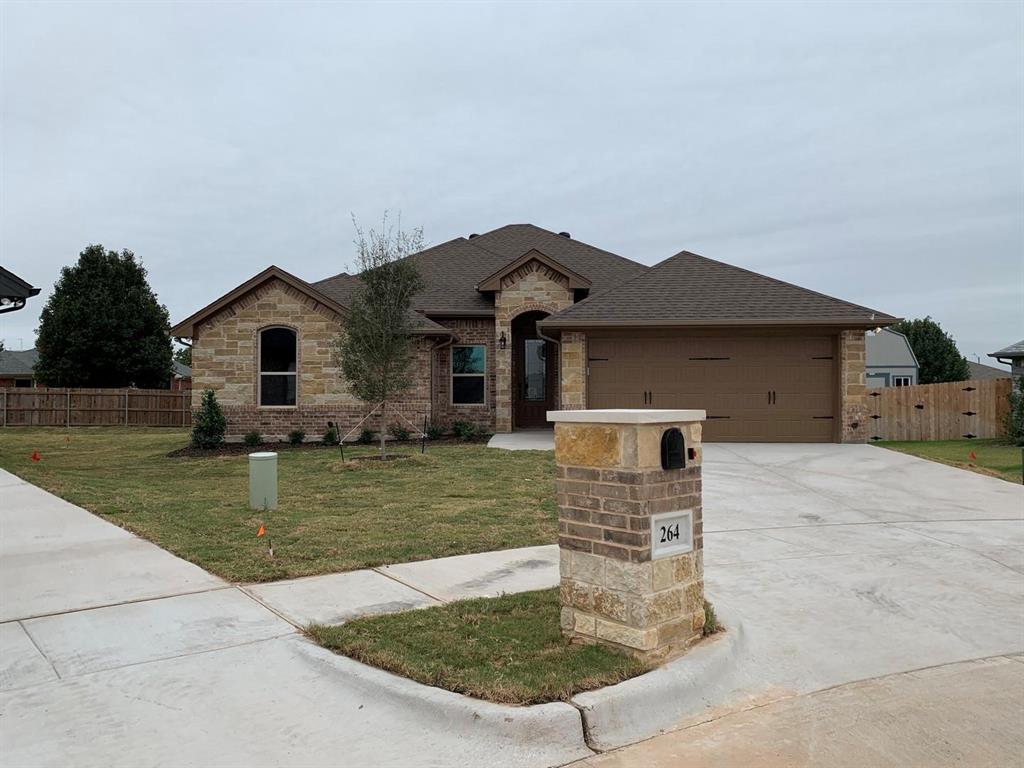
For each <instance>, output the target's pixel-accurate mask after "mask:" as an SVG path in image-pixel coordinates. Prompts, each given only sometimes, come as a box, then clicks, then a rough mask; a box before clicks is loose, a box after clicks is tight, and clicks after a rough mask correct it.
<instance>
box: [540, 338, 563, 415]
mask: <svg viewBox="0 0 1024 768" xmlns="http://www.w3.org/2000/svg"><path fill="white" fill-rule="evenodd" d="M537 335H538V336H539V337H540V338H542V339H544V341H548V342H551V343H552V344H554V345H555V346H556V347H558V370H557V371H555V373H556V374H557V377H556V378H555V381H556V382H558V408H561V407H562V342H561V341H560V340H559V339H553V338H551V337H550V336H545V335H544V331H542V330H541V329H540V326H537Z"/></svg>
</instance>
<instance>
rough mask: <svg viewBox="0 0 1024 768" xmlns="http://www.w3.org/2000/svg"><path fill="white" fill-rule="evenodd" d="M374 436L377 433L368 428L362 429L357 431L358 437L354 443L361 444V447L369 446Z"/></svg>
mask: <svg viewBox="0 0 1024 768" xmlns="http://www.w3.org/2000/svg"><path fill="white" fill-rule="evenodd" d="M376 434H377V433H376V432H374V431H373V430H372V429H370V428H369V427H363V428H362V429H361V430H359V437H358V438H357V439H356V442H357V443H361V444H362V445H369V444H370V443H372V442H373V438H374V436H375V435H376Z"/></svg>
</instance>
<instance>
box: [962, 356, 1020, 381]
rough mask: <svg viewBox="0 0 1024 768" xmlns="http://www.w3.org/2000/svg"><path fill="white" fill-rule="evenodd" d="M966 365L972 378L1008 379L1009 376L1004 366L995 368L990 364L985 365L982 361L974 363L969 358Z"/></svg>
mask: <svg viewBox="0 0 1024 768" xmlns="http://www.w3.org/2000/svg"><path fill="white" fill-rule="evenodd" d="M967 367H968V368H970V369H971V378H972V379H1008V378H1010V372H1009V371H1008V370H1006V369H1005V368H996V367H995V366H992V365H985V364H984V363H975V362H973V361H971V360H968V361H967Z"/></svg>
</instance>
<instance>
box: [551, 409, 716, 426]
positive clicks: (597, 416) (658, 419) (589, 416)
mask: <svg viewBox="0 0 1024 768" xmlns="http://www.w3.org/2000/svg"><path fill="white" fill-rule="evenodd" d="M706 418H707V411H702V410H694V409H690V410H672V409H665V408H596V409H593V410H584V411H548V421H569V422H577V423H585V424H678V423H683V422H688V421H704V420H705V419H706Z"/></svg>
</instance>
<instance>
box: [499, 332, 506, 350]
mask: <svg viewBox="0 0 1024 768" xmlns="http://www.w3.org/2000/svg"><path fill="white" fill-rule="evenodd" d="M507 345H508V339H506V338H505V332H504V331H502V332H501V336H500V337H499V338H498V349H504V348H505V347H506V346H507Z"/></svg>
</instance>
